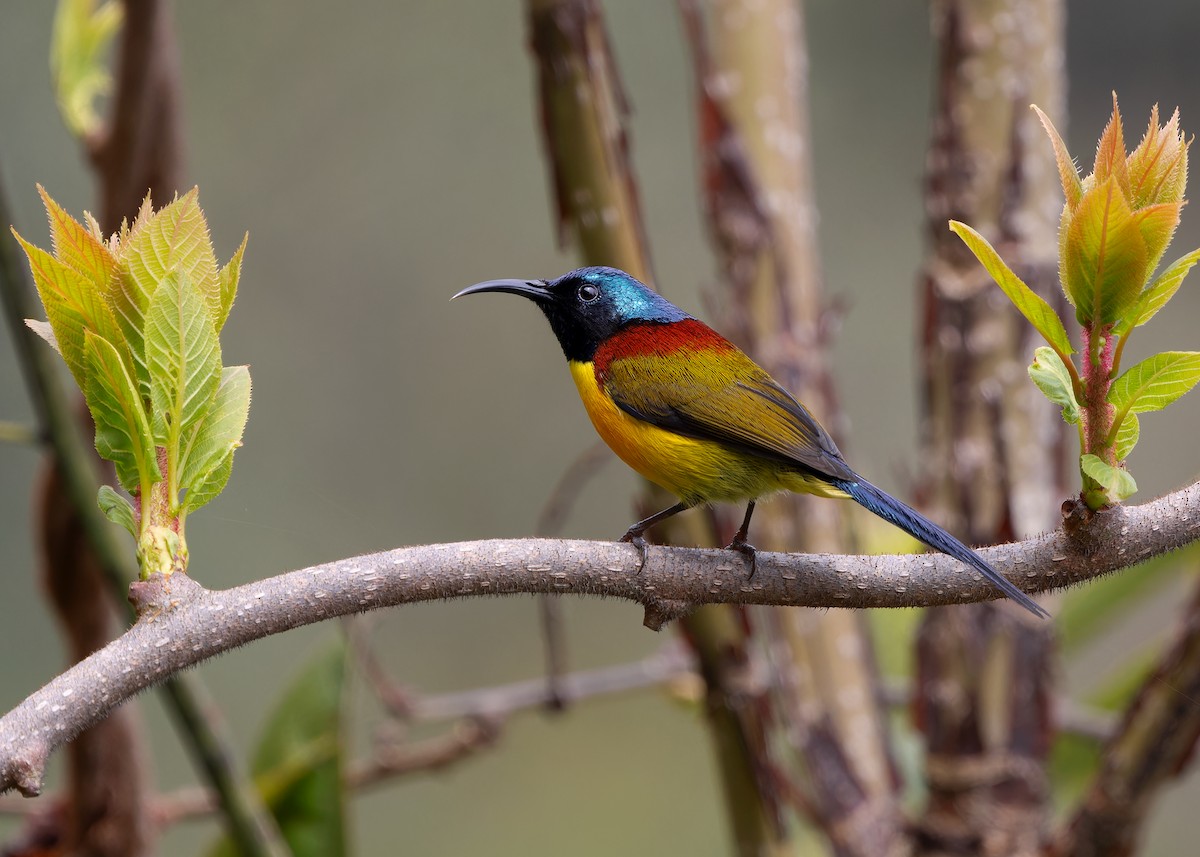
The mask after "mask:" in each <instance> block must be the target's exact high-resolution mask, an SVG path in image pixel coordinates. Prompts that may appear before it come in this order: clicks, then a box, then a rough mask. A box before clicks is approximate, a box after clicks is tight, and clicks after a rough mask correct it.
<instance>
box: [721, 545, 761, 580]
mask: <svg viewBox="0 0 1200 857" xmlns="http://www.w3.org/2000/svg"><path fill="white" fill-rule="evenodd" d="M725 550H727V551H737V552H738V553H740V554H741V555H742V556H744V557H745V558H746V559H747V560H748V561H749V562H750V575H749V577H747V578H746V579H747V580H753V579H754V572H756V571H758V549H757V548H756V547H754V545H752V544H750V543H749V542H748V541H746V540H745V539H739V538H735V539H734V540H733V541H731V542H730V543H729V544H727V545H726V546H725Z"/></svg>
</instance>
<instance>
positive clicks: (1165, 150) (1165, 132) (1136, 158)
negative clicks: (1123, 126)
mask: <svg viewBox="0 0 1200 857" xmlns="http://www.w3.org/2000/svg"><path fill="white" fill-rule="evenodd" d="M1187 150H1188V147H1187V144H1186V143H1185V142H1184V140H1183V137H1182V136H1181V135H1180V133H1179V110H1178V109H1177V110H1176V111H1175V112H1174V114H1173V115H1172V116H1171V118H1170V120H1168V122H1167V124H1166V125H1164V126H1163V127H1161V128H1160V127H1159V125H1158V105H1157V104H1156V105H1154V107H1153V108H1152V109H1151V111H1150V124H1149V125H1148V126H1147V127H1146V134H1145V136H1143V137H1142V142H1141V143H1139V144H1138V147H1137V148H1136V149H1134V150H1133V153H1132V154H1131V155H1130V156H1129V177H1130V182H1131V184H1132V186H1133V187H1132V190H1133V203H1134V207H1135V208H1141V207H1142V206H1144V205H1149V204H1151V203H1154V202H1179V201H1181V200H1182V199H1183V191H1184V187H1185V185H1186V183H1187Z"/></svg>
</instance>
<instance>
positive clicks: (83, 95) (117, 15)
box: [50, 0, 123, 137]
mask: <svg viewBox="0 0 1200 857" xmlns="http://www.w3.org/2000/svg"><path fill="white" fill-rule="evenodd" d="M122 10H123V7H122V5H121V4H120V3H116V2H112V0H109V2H105V3H100V4H99V5H97V4H96V2H95V0H59V4H58V11H57V12H56V13H55V15H54V32H53V35H52V37H51V43H50V71H51V75H52V76H53V78H54V89H55V95H56V96H57V98H58V109H59V111H60V112H61V113H62V117H63V122H64V123H66V126H67V128H69V129H70V131H71V133H72V134H74V135H75V136H76V137H84V136H87V135H89V134H92V133H93V132H95V131H96V130H98V129H99V127H100V116H99V114H98V113H97V112H96V106H95V102H96V99H97V98H99V97H100V96H102V95H107V94H108V91H109V89H110V88H111V86H112V77H111V75H110V74H109V72H108V67H107V66H106V65H105V64H104V58H105V53H106V50H107V48H108V43H109V42H110V41H111V40H112V38H113V36H114V35H115V34H116V32H117V29H118V28H119V27H120V25H121V18H122V17H123V16H122Z"/></svg>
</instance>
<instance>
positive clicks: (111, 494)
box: [96, 485, 137, 539]
mask: <svg viewBox="0 0 1200 857" xmlns="http://www.w3.org/2000/svg"><path fill="white" fill-rule="evenodd" d="M96 505H98V506H99V507H100V511H101V512H103V513H104V517H106V518H108V519H109V520H110V521H112V522H113V523H114V524H120V525H121V526H122V527H124V528H125V530H126V531H127V532H128V533H129V535H131V536H133V537H134V538H135V539H136V538H137V521H136V520H134V513H133V506H132V505H131V504H130V502H129V501H128V500H126V499H125V498H124V497H122V496H121V495H120V494H118V493H117V492H116V491H114V490H113V489H112V487H111V486H108V485H101V486H100V493H99V494H97V495H96Z"/></svg>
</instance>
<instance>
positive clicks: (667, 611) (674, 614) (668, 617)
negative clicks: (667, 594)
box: [642, 598, 696, 631]
mask: <svg viewBox="0 0 1200 857" xmlns="http://www.w3.org/2000/svg"><path fill="white" fill-rule="evenodd" d="M645 607H646V615H645V617H644V618H643V619H642V624H643V625H645V626H646V627H647V628H649V629H650V630H651V631H661V630H662V629H663V628H664V627H665V626H666V625H668V624H669V623H671V622H674V621H675V620H676V619H682V618H683V617H684V616H686V615H687V614H689V613H691V612H692V611H693V610H695V609H696V605H695V604H693V603H692V602H691V601H674V600H671V599H668V598H654V599H651V600H648V601H646V603H645Z"/></svg>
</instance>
